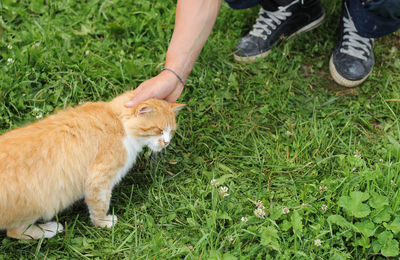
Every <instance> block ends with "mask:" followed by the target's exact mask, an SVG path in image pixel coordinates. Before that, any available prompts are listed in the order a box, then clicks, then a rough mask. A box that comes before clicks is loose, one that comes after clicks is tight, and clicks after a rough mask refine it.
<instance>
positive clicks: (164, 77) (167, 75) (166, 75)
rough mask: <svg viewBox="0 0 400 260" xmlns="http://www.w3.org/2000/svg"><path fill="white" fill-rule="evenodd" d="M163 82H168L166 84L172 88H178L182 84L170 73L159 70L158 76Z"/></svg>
mask: <svg viewBox="0 0 400 260" xmlns="http://www.w3.org/2000/svg"><path fill="white" fill-rule="evenodd" d="M159 75H160V76H161V78H162V80H163V81H164V82H168V84H172V85H174V86H179V85H182V86H184V84H182V82H181V81H180V80H179V79H178V77H177V76H176V75H174V74H173V73H172V72H171V71H168V70H161V71H160V74H159ZM184 82H185V81H184Z"/></svg>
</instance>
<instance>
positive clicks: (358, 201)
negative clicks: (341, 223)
mask: <svg viewBox="0 0 400 260" xmlns="http://www.w3.org/2000/svg"><path fill="white" fill-rule="evenodd" d="M368 198H369V194H368V193H366V192H361V191H353V192H351V193H350V197H349V196H342V197H340V198H339V202H338V204H339V206H340V207H342V208H344V209H345V211H346V212H347V214H349V215H350V216H354V217H356V218H363V217H366V216H368V215H369V213H370V212H371V210H370V208H369V206H368V205H367V204H365V203H363V201H366V200H367V199H368Z"/></svg>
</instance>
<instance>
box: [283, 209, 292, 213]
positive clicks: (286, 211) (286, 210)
mask: <svg viewBox="0 0 400 260" xmlns="http://www.w3.org/2000/svg"><path fill="white" fill-rule="evenodd" d="M289 212H290V209H288V208H283V209H282V213H283V214H288V213H289Z"/></svg>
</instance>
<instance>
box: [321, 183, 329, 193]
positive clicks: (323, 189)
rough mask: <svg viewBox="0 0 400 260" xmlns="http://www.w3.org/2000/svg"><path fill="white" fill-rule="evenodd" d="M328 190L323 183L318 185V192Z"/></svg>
mask: <svg viewBox="0 0 400 260" xmlns="http://www.w3.org/2000/svg"><path fill="white" fill-rule="evenodd" d="M326 190H328V187H326V186H325V185H321V186H319V192H320V193H323V192H324V191H326Z"/></svg>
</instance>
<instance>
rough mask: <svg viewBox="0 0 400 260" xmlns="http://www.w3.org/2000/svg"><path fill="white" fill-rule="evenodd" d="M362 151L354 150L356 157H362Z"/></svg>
mask: <svg viewBox="0 0 400 260" xmlns="http://www.w3.org/2000/svg"><path fill="white" fill-rule="evenodd" d="M361 156H362V153H361V152H360V151H359V150H355V151H354V157H357V158H361Z"/></svg>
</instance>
